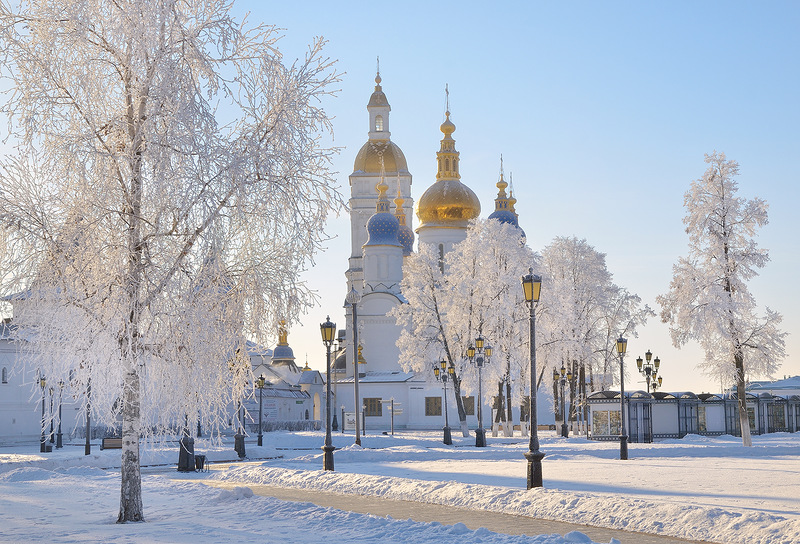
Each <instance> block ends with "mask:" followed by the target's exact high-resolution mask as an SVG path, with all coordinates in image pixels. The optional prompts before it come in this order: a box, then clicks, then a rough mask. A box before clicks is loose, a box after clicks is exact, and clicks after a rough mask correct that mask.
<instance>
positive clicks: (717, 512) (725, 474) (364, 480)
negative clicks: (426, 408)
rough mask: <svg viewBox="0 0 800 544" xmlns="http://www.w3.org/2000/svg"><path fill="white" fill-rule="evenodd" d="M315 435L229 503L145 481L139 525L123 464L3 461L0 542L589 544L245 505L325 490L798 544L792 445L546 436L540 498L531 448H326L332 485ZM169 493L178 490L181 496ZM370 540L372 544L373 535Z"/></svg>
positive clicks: (165, 480)
mask: <svg viewBox="0 0 800 544" xmlns="http://www.w3.org/2000/svg"><path fill="white" fill-rule="evenodd" d="M322 440H323V435H322V433H269V434H266V435H265V436H264V443H265V446H264V447H261V448H258V447H256V446H255V445H254V444H250V443H248V444H247V452H248V455H249V457H250V458H251V459H256V458H270V459H264V460H260V461H255V462H250V463H236V464H234V465H231V466H230V467H224V468H223V467H222V466H220V465H214V469H215V470H212V471H211V472H210V473H207V474H206V473H204V474H200V475H195V474H192V475H191V476H192V477H193V478H196V477H197V476H201V477H203V478H208V479H214V480H225V481H231V482H238V483H237V485H239V486H241V487H240V488H239V489H237V490H235V491H226V490H218V489H212V488H208V487H206V486H203V485H202V484H197V483H193V482H188V481H180V480H181V478H182V477H184V476H182V475H181V474H179V473H177V472H174V471H173V470H171V469H168V468H161V469H158V468H155V469H144V471H143V474H144V476H143V479H144V501H145V516H146V518H147V520H148V521H147V523H144V524H129V525H127V526H119V525H116V524H115V523H113V522H114V520H115V519H116V511H117V508H118V496H119V495H118V494H119V475H118V472H117V471H115V470H109V471H107V470H100V469H101V468H108V467H115V466H118V465H119V460H118V458H119V450H106V451H102V452H99V451H97V448H95V450H94V453H93V455H91V456H89V457H85V456H83V455H82V453H83V447H82V446H80V447H78V446H67V447H65V448H64V449H63V450H59V451H55V452H53V453H50V454H39V453H34V452H38V444H35V445H31V446H28V447H24V446H20V447H15V448H0V526H2V529H1V530H0V541H2V542H23V541H32V542H37V541H40V540H45V539H46V540H50V541H53V542H65V543H71V542H176V543H183V542H186V543H190V542H191V543H193V544H196V543H199V542H215V543H217V542H220V543H225V542H237V543H242V542H274V541H277V540H279V539H280V540H287V541H290V542H300V543H304V542H318V541H320V540H325V541H328V542H342V543H347V542H367V541H378V540H381V541H388V540H391V541H394V542H435V541H439V540H441V539H443V538H448V539H451V538H452V537H453V535H458V536H457V538H458V539H459V541H463V542H489V541H491V542H508V543H517V542H528V543H537V544H539V543H546V544H563V543H574V542H590V539H588V537H586V536H585V535H583V534H581V533H571V534H568V535H566V536H563V535H539V536H527V537H523V536H510V535H499V534H496V533H491V532H490V531H487V530H485V529H481V530H478V531H472V530H470V529H467V528H466V527H465V526H463V525H454V526H444V525H440V524H436V523H416V522H412V521H401V520H393V519H384V518H376V517H373V516H366V515H361V514H353V513H347V512H340V511H337V510H332V509H328V508H321V507H317V506H314V505H311V504H307V503H285V502H282V501H279V500H277V499H272V498H268V497H258V496H252V494H251V492H250V490H249V489H248V488H247V486H248V485H254V484H269V485H271V486H279V487H293V488H304V489H312V490H313V489H319V490H324V491H332V492H337V493H350V494H360V495H375V496H381V497H387V498H395V499H404V500H413V501H422V502H428V503H437V504H443V505H456V506H461V507H466V508H475V509H481V510H492V511H497V512H505V513H512V514H522V515H528V516H533V517H537V518H543V519H553V520H559V521H569V522H573V523H579V524H585V525H595V526H601V527H608V528H612V529H620V535H619V538H620V540H623V539H624V540H625V541H630V540H629V539H627V538H625V533H624V532H622V530H623V529H625V530H633V531H641V532H648V533H654V534H661V535H671V536H676V537H682V538H686V539H696V540H707V541H712V542H720V543H724V544H736V543H748V544H758V543H762V544H777V543H780V544H789V543H797V542H800V434H773V435H767V436H761V437H754V447H753V448H743V447H742V446H741V440H740V439H738V438H734V437H730V436H724V437H719V438H705V437H698V436H688V437H686V438H684V439H683V440H672V441H666V442H659V443H656V444H631V445H630V459H629V460H628V461H620V460H619V459H618V458H617V457H618V455H619V449H618V448H619V446H618V444H617V443H608V442H592V441H587V440H585V439H581V438H569V439H566V440H565V439H560V438H557V437H555V436H554V434H553V433H552V432H546V433H544V434H543V436H541V442H542V445H541V449H542V451H544V452H545V453H546V454H547V455H546V457H545V459H544V461H543V472H544V484H545V487H544V488H543V489H535V490H530V491H528V490H526V489H525V459H524V458H523V456H522V454H523V452H525V451H527V448H528V442H527V438H525V437H520V436H516V437H513V438H502V437H497V438H492V437H489V438H488V441H489V447H487V448H480V449H479V448H475V447H474V439H473V438H461V437H456V436H454V445H453V446H444V445H442V444H441V433H398V434H396V435H395V436H385V435H377V436H372V435H367V436H366V437H364V438H363V439H362V446H361V447H358V446H354V445H353V435H352V434H350V435H342V434H334V445H335V446H336V447H337V448H340V449H338V450H337V451H336V452H335V465H336V471H335V472H327V473H325V472H322V471H321V470H320V469H321V467H322V459H321V453H322V452H321V450H320V449H319V447H320V445H321V444H322ZM195 448H196V451H197V452H198V453H201V452H202V453H205V454H207V455H208V456H209V458H210V459H212V460H214V461H217V462H218V461H222V460H230V459H233V458H234V457H235V454H234V453H233V451H232V448H231V447H230V446H228V445H226V446H223V447H212V446H210V445H209V444H208V443H206V442H205V441H203V440H200V439H198V441H197V442H196V445H195ZM176 462H177V449H176V448H175V447H174V446H173V447H171V448H169V447H168V448H162V447H151V448H146V449H145V450H144V451H143V464H145V465H161V464H167V465H170V464H171V465H173V466H174V465H175V463H176ZM176 479H177V480H178V481H176ZM370 535H371V536H370Z"/></svg>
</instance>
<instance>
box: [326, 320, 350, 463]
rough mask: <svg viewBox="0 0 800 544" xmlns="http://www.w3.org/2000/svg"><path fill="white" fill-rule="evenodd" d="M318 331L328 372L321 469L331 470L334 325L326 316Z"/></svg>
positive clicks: (332, 448)
mask: <svg viewBox="0 0 800 544" xmlns="http://www.w3.org/2000/svg"><path fill="white" fill-rule="evenodd" d="M353 308H355V305H353ZM319 330H320V332H321V333H322V343H323V344H325V350H326V351H327V372H328V374H327V375H326V377H325V445H324V446H322V451H323V452H325V453H324V454H323V456H322V468H323V469H324V470H333V450H335V449H336V448H334V447H333V444H332V442H331V346H332V345H333V339H334V338H335V337H336V323H333V322H331V318H330V316H328V317H327V318H326V319H325V323H320V326H319ZM356 372H358V365H356Z"/></svg>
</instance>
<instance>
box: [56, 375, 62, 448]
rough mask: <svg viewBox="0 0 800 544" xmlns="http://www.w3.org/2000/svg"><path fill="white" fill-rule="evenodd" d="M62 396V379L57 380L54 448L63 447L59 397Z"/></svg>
mask: <svg viewBox="0 0 800 544" xmlns="http://www.w3.org/2000/svg"><path fill="white" fill-rule="evenodd" d="M63 396H64V381H63V380H58V430H57V431H56V449H58V448H63V447H64V444H63V441H62V436H63V435H62V434H61V398H62V397H63Z"/></svg>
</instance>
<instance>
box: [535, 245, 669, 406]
mask: <svg viewBox="0 0 800 544" xmlns="http://www.w3.org/2000/svg"><path fill="white" fill-rule="evenodd" d="M542 268H543V270H544V277H543V278H542V300H541V302H540V304H541V305H542V307H543V308H542V318H541V333H540V336H541V340H539V342H540V344H541V347H540V348H538V349H539V350H540V351H539V352H538V354H539V355H538V358H539V359H540V360H541V361H542V373H544V371H545V369H546V368H548V367H555V368H560V367H561V365H562V364H564V365H566V366H567V367H574V368H571V369H572V371H573V372H574V373H575V374H576V375H583V376H585V377H586V378H588V380H589V385H588V387H589V389H590V391H595V390H605V389H607V388H609V387H611V386H612V385H613V384H614V381H615V380H616V379H617V377H618V375H619V372H618V369H619V360H618V359H617V355H616V348H615V346H616V340H617V338H618V337H619V336H620V335H623V336H628V335H632V336H636V334H637V333H636V328H637V327H638V326H640V325H643V324H644V323H645V322H646V321H647V317H648V316H651V315H655V314H654V313H653V311H652V310H651V309H650V307H649V306H647V305H644V307H641V299H640V298H639V297H638V296H637V295H634V294H631V293H630V292H628V291H627V290H626V289H624V288H622V287H619V286H618V285H616V284H614V282H613V276H612V274H611V272H610V271H609V270H608V268H607V267H606V256H605V253H600V252H599V251H597V250H596V249H595V248H594V247H593V246H591V245H590V244H589V243H587V241H586V240H583V239H578V238H575V237H557V238H555V239H554V240H553V241H552V242H551V243H550V244H549V245H548V246H547V247H546V248H545V249H544V250H543V251H542ZM548 375H549V374H548ZM583 383H585V381H584V382H583Z"/></svg>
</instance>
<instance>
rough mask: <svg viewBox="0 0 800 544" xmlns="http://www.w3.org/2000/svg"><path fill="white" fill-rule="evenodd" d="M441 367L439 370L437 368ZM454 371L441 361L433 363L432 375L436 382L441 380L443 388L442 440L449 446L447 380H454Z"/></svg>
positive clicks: (450, 439)
mask: <svg viewBox="0 0 800 544" xmlns="http://www.w3.org/2000/svg"><path fill="white" fill-rule="evenodd" d="M440 366H441V370H440V369H439V367H440ZM455 373H456V369H455V368H453V365H450V367H449V368H448V367H447V361H445V360H444V359H442V360H441V361H440V362H439V363H438V364H436V363H433V375H434V376H436V379H437V380H441V382H442V387H443V388H444V429H443V430H444V440H443V442H444V443H445V444H447V445H448V446H450V445H451V444H452V443H453V438H452V435H451V434H450V422H449V420H448V418H447V378H448V376H449V377H450V378H454V377H455Z"/></svg>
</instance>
